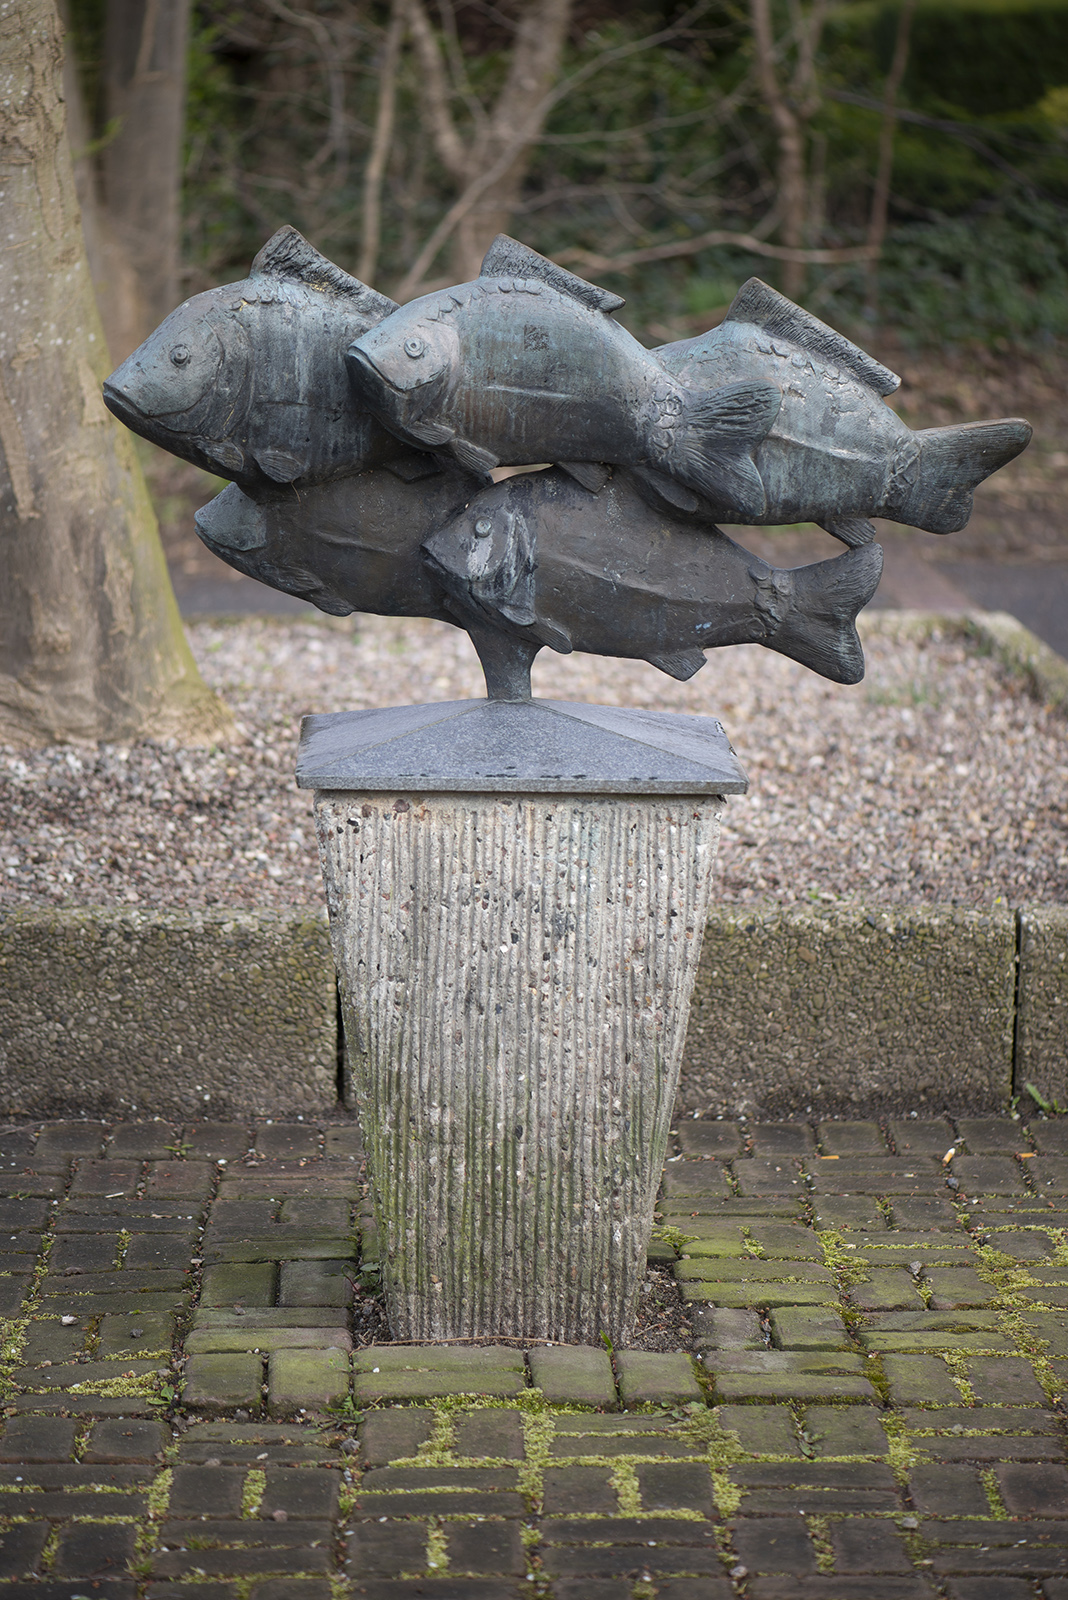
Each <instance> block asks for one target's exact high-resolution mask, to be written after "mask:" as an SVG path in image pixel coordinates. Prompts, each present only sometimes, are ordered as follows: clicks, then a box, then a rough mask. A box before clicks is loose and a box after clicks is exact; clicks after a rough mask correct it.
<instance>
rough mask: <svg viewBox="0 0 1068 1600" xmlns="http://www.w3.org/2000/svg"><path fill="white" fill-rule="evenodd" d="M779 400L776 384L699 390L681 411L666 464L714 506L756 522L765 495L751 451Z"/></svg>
mask: <svg viewBox="0 0 1068 1600" xmlns="http://www.w3.org/2000/svg"><path fill="white" fill-rule="evenodd" d="M781 404H782V390H781V389H780V388H779V387H778V385H777V384H774V383H766V382H764V381H753V382H747V383H729V384H727V385H726V386H725V387H724V388H722V389H716V390H715V391H713V393H711V394H706V395H698V396H697V397H696V398H695V399H693V400H691V401H690V403H689V405H687V406H686V408H685V411H684V412H683V416H682V420H681V426H680V427H678V428H677V429H676V432H675V442H674V445H673V447H672V449H671V451H670V453H669V457H668V462H667V465H668V466H669V469H670V470H671V472H672V474H673V475H675V476H677V477H681V478H682V479H683V480H684V481H685V482H687V483H689V484H692V485H694V486H695V487H696V488H697V489H698V490H699V492H700V493H701V494H703V495H705V496H706V497H707V498H708V499H709V500H711V501H712V504H713V506H714V507H715V508H716V509H717V511H722V513H723V514H724V515H725V514H726V512H727V511H728V510H729V511H730V512H731V513H732V514H733V515H734V516H735V517H737V519H738V520H739V521H741V522H755V521H757V520H759V518H761V517H762V516H763V515H764V513H765V511H766V510H767V496H766V495H765V493H764V485H763V483H762V481H761V477H760V473H759V472H758V471H757V469H756V466H755V464H754V462H753V459H752V454H751V452H752V451H753V450H754V449H755V447H756V446H757V445H758V444H759V443H760V441H761V440H762V439H763V438H764V436H765V435H766V433H767V432H768V429H769V428H770V427H771V425H772V423H773V422H774V421H775V418H776V417H777V416H778V414H779V407H780V405H781Z"/></svg>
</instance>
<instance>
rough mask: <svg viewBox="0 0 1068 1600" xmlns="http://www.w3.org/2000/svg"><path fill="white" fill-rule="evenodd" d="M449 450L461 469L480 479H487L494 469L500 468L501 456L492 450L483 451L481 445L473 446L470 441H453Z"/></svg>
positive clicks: (450, 442)
mask: <svg viewBox="0 0 1068 1600" xmlns="http://www.w3.org/2000/svg"><path fill="white" fill-rule="evenodd" d="M449 450H450V451H451V453H452V456H453V459H454V460H455V461H456V462H458V464H459V465H460V466H461V467H463V468H464V469H465V470H466V471H467V472H473V473H475V475H476V476H477V477H479V478H487V477H488V476H489V474H490V473H491V472H492V471H493V469H494V467H498V466H500V457H499V456H495V455H494V454H493V451H492V450H483V448H482V446H481V445H480V444H472V443H471V441H470V439H451V440H450V441H449Z"/></svg>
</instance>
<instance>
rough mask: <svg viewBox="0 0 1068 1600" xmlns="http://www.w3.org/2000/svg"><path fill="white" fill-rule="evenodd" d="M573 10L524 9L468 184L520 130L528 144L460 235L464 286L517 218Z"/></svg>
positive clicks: (550, 0)
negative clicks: (539, 113) (540, 113)
mask: <svg viewBox="0 0 1068 1600" xmlns="http://www.w3.org/2000/svg"><path fill="white" fill-rule="evenodd" d="M572 5H573V0H527V4H526V5H525V6H524V8H523V12H522V15H521V17H520V20H519V26H518V28H517V29H516V35H515V43H514V45H513V46H512V59H511V62H510V64H509V68H508V76H507V78H506V80H505V83H504V87H503V89H502V90H501V93H500V95H499V96H498V98H497V103H496V105H495V106H494V109H493V112H492V115H491V116H490V118H489V120H488V122H487V123H486V125H485V126H484V128H483V129H482V130H481V132H480V134H479V135H478V136H477V137H476V138H475V140H474V142H473V143H472V145H471V147H470V149H469V151H468V154H467V160H466V163H465V165H466V173H465V177H466V180H467V182H468V183H473V182H474V181H475V180H476V179H477V178H478V177H479V176H480V175H481V174H482V173H483V172H485V171H486V170H487V169H488V168H489V167H491V166H493V164H494V163H495V162H497V161H498V160H499V159H500V157H501V156H502V155H503V154H504V153H505V152H506V151H507V149H508V147H509V145H510V144H513V143H514V142H515V137H516V132H517V130H518V129H520V128H522V129H524V132H525V134H526V138H525V140H524V142H523V143H520V144H516V145H515V154H514V156H513V159H512V161H511V164H510V165H509V166H508V167H507V169H506V170H505V171H504V172H503V173H502V174H501V175H500V177H499V178H498V179H497V180H496V182H494V183H492V184H491V185H490V187H489V188H488V189H487V190H486V191H485V192H484V193H483V194H482V195H480V197H479V199H478V200H477V201H476V202H475V204H474V206H472V208H471V210H470V211H469V212H468V213H467V215H466V216H465V217H464V218H463V219H462V220H461V221H460V223H459V226H458V227H457V229H456V238H455V241H454V244H453V270H454V272H455V274H456V279H457V282H459V283H465V282H467V281H468V280H469V279H470V278H474V277H476V276H477V274H478V268H479V264H480V262H481V260H482V257H483V256H484V255H485V253H486V251H487V249H488V248H489V246H490V244H491V243H492V241H493V240H494V239H495V238H496V236H497V234H498V233H507V232H508V231H509V229H510V227H511V223H512V213H513V212H514V210H515V208H516V205H517V203H518V201H519V196H520V192H521V190H522V187H523V180H524V178H525V177H526V175H527V169H528V167H529V166H530V152H531V148H532V144H533V141H534V140H535V139H537V137H538V135H539V134H540V133H541V130H542V126H543V123H544V118H541V119H540V120H537V124H536V126H535V125H533V124H532V122H531V119H532V118H534V116H535V114H536V112H537V108H538V105H539V103H540V102H541V101H542V100H544V98H545V96H546V95H547V94H548V92H549V90H550V89H551V88H552V85H553V79H554V78H555V77H556V74H557V71H558V70H559V66H560V56H561V54H562V52H563V48H564V42H565V40H566V38H567V28H568V23H569V22H570V20H571V11H572ZM528 123H530V124H531V125H530V126H527V124H528Z"/></svg>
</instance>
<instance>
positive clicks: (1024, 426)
mask: <svg viewBox="0 0 1068 1600" xmlns="http://www.w3.org/2000/svg"><path fill="white" fill-rule="evenodd" d="M1030 438H1031V424H1030V423H1029V422H1025V421H1024V420H1023V418H1022V417H1001V418H999V419H998V421H996V422H964V423H959V424H957V425H956V426H955V427H951V428H924V429H922V430H921V431H920V432H918V433H914V434H913V435H912V440H913V441H914V443H915V444H916V445H917V446H918V447H919V458H918V462H916V461H915V457H912V458H911V460H910V463H909V465H910V466H911V465H912V464H913V462H915V465H914V466H913V470H912V472H911V473H910V474H909V476H911V478H912V481H911V483H908V484H907V486H905V488H904V493H901V494H898V495H894V494H893V493H892V494H891V502H892V503H891V504H890V505H889V506H888V511H887V515H889V516H891V517H892V518H893V519H894V521H895V522H904V523H906V524H907V525H908V526H909V527H912V528H925V529H926V530H927V532H928V533H957V532H959V530H960V529H961V528H963V527H964V526H965V524H966V523H967V521H968V518H969V517H970V516H971V514H972V495H973V494H974V492H975V490H976V489H977V488H978V486H979V485H980V484H981V483H982V482H983V480H984V478H989V476H990V474H991V473H992V472H996V471H997V470H998V468H999V467H1003V466H1005V465H1006V463H1007V462H1009V461H1012V460H1013V459H1014V458H1015V457H1016V456H1018V455H1019V454H1020V451H1021V450H1023V449H1025V448H1026V446H1027V444H1028V443H1029V441H1030ZM910 456H911V452H910Z"/></svg>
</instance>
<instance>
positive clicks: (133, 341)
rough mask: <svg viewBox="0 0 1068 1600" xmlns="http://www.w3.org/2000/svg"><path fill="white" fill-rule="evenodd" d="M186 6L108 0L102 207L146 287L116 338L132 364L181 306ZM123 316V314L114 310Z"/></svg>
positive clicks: (178, 0)
mask: <svg viewBox="0 0 1068 1600" xmlns="http://www.w3.org/2000/svg"><path fill="white" fill-rule="evenodd" d="M189 4H190V0H107V20H106V26H105V31H104V74H105V100H106V107H107V119H108V121H109V122H111V121H112V120H115V121H116V122H117V123H118V132H117V133H116V135H115V137H114V138H113V139H110V140H109V141H108V142H107V143H106V144H105V146H104V159H103V170H104V199H105V204H106V206H107V212H108V220H109V222H110V223H111V227H112V229H113V231H114V235H115V238H116V240H117V241H118V243H119V245H120V246H121V248H122V250H123V252H124V253H125V255H126V257H127V258H128V260H129V262H130V265H131V266H132V268H133V270H134V272H135V273H136V276H137V280H138V283H139V285H140V291H141V293H140V297H139V298H140V304H137V305H127V307H126V317H125V323H124V325H119V324H118V322H117V325H116V328H115V335H114V336H115V338H116V339H117V340H118V341H119V343H120V345H121V348H119V349H118V350H116V351H114V352H113V353H114V354H116V355H117V356H118V357H120V358H123V357H125V356H127V355H128V354H129V353H130V351H131V350H133V349H134V348H135V347H136V346H137V345H139V344H140V343H141V340H142V339H144V338H145V337H146V336H147V335H148V334H149V333H151V331H152V329H153V328H154V327H155V326H156V324H157V323H159V322H162V321H163V318H164V317H165V316H166V315H167V313H168V312H169V311H173V310H174V308H175V306H176V305H177V304H178V301H179V300H180V298H181V295H180V292H179V287H178V253H179V233H180V217H181V178H182V135H183V130H184V124H185V62H186V46H187V41H188V36H189ZM116 309H118V308H116Z"/></svg>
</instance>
